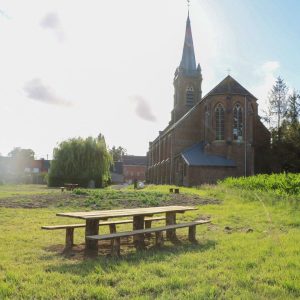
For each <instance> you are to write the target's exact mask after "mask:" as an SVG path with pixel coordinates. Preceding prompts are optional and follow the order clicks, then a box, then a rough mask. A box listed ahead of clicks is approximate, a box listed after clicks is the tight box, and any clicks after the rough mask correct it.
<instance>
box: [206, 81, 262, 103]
mask: <svg viewBox="0 0 300 300" xmlns="http://www.w3.org/2000/svg"><path fill="white" fill-rule="evenodd" d="M224 94H231V95H242V96H251V97H253V98H255V99H257V98H256V97H255V96H253V95H252V94H251V93H250V92H248V91H247V90H246V89H245V88H244V87H243V86H242V85H241V84H239V83H238V82H237V81H236V80H235V79H234V78H232V77H231V76H230V75H228V76H227V77H225V78H224V79H223V80H222V81H221V82H220V83H219V84H218V85H217V86H216V87H215V88H213V89H212V90H211V91H210V92H209V93H208V94H207V95H206V97H207V96H210V95H224Z"/></svg>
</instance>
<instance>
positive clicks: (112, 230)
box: [109, 224, 117, 233]
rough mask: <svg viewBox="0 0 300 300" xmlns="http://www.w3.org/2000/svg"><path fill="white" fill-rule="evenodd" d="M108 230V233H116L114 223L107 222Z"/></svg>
mask: <svg viewBox="0 0 300 300" xmlns="http://www.w3.org/2000/svg"><path fill="white" fill-rule="evenodd" d="M109 232H110V233H116V232H117V229H116V224H109Z"/></svg>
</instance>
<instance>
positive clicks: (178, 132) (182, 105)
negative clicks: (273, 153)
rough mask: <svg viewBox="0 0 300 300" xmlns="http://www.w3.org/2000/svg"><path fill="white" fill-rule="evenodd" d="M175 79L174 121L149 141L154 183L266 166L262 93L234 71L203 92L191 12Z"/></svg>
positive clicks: (210, 179) (187, 181)
mask: <svg viewBox="0 0 300 300" xmlns="http://www.w3.org/2000/svg"><path fill="white" fill-rule="evenodd" d="M173 84H174V106H173V110H172V112H171V120H170V122H169V125H168V126H167V127H166V128H165V129H164V130H162V131H159V135H158V137H157V138H156V139H155V140H154V141H152V142H150V143H149V151H148V152H147V160H148V167H147V174H146V178H147V181H148V182H149V183H154V184H176V185H183V186H197V185H200V184H203V183H215V182H216V181H217V180H219V179H224V178H226V177H229V176H233V177H238V176H250V175H254V174H257V173H263V172H265V171H266V170H267V165H266V161H267V153H268V149H269V146H270V133H269V131H268V130H267V129H266V127H265V126H264V125H263V123H262V122H261V120H260V117H259V115H258V104H257V98H256V97H255V96H253V95H252V94H251V93H250V92H249V91H248V90H246V89H245V88H244V87H243V86H242V85H241V84H240V83H239V82H237V81H236V80H235V79H234V78H233V77H231V76H229V75H228V76H227V77H226V78H224V79H223V80H222V81H221V82H220V83H219V84H218V85H217V86H216V87H214V88H213V89H212V90H211V91H210V92H209V93H208V94H206V95H205V96H203V97H202V90H201V84H202V72H201V67H200V64H198V65H197V64H196V59H195V52H194V45H193V37H192V30H191V22H190V18H189V15H188V17H187V21H186V31H185V38H184V46H183V53H182V58H181V62H180V65H179V67H178V68H177V69H176V71H175V74H174V81H173Z"/></svg>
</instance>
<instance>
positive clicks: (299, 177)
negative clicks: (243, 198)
mask: <svg viewBox="0 0 300 300" xmlns="http://www.w3.org/2000/svg"><path fill="white" fill-rule="evenodd" d="M218 183H219V184H224V185H226V186H228V187H235V188H243V189H246V190H254V189H255V190H262V191H274V192H275V193H276V194H279V195H300V174H293V173H281V174H271V175H266V174H260V175H256V176H250V177H239V178H232V177H229V178H226V179H224V180H222V181H219V182H218Z"/></svg>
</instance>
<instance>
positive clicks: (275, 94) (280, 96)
mask: <svg viewBox="0 0 300 300" xmlns="http://www.w3.org/2000/svg"><path fill="white" fill-rule="evenodd" d="M287 93H288V87H287V86H286V84H285V82H284V80H283V79H282V78H281V77H280V76H279V77H278V78H277V80H276V82H275V84H274V85H273V87H272V89H271V91H270V94H269V112H270V116H271V117H272V116H275V122H276V127H277V134H276V136H275V137H276V138H278V139H279V140H280V138H281V134H280V125H281V122H282V120H283V119H284V116H285V115H286V110H287Z"/></svg>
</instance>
